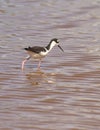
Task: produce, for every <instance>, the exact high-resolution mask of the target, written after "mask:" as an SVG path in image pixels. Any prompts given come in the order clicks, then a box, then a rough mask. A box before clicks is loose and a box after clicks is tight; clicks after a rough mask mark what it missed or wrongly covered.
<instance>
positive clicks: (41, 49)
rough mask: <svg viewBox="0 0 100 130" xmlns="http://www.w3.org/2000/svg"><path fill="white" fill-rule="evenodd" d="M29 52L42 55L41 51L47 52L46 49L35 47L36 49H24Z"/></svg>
mask: <svg viewBox="0 0 100 130" xmlns="http://www.w3.org/2000/svg"><path fill="white" fill-rule="evenodd" d="M24 49H25V50H27V51H32V52H34V53H40V52H41V51H44V52H45V51H46V50H45V48H44V47H39V46H34V47H28V48H24Z"/></svg>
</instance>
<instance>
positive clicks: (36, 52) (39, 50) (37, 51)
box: [22, 38, 63, 70]
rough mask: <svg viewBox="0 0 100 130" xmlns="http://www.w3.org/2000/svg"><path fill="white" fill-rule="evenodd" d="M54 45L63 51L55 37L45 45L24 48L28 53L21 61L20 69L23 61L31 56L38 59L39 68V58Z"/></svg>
mask: <svg viewBox="0 0 100 130" xmlns="http://www.w3.org/2000/svg"><path fill="white" fill-rule="evenodd" d="M55 45H57V46H58V47H59V48H60V49H61V50H62V51H63V49H62V48H61V46H60V45H59V41H58V39H57V38H53V39H52V40H51V41H50V43H49V44H48V45H47V46H46V47H40V46H34V47H28V48H24V49H25V50H26V51H27V52H28V54H29V55H28V56H27V57H26V58H25V60H24V61H23V62H22V70H23V69H24V64H25V62H26V61H27V60H29V59H30V58H31V57H32V58H34V59H39V64H38V68H40V64H41V59H42V58H44V57H45V56H46V55H47V54H48V53H49V52H50V51H51V49H52V48H53V47H54V46H55Z"/></svg>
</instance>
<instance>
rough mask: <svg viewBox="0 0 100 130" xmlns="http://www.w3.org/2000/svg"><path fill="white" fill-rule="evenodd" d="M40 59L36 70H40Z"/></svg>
mask: <svg viewBox="0 0 100 130" xmlns="http://www.w3.org/2000/svg"><path fill="white" fill-rule="evenodd" d="M40 65H41V59H40V60H39V64H38V69H40Z"/></svg>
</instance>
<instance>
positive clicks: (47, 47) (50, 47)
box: [46, 41, 56, 51]
mask: <svg viewBox="0 0 100 130" xmlns="http://www.w3.org/2000/svg"><path fill="white" fill-rule="evenodd" d="M55 45H56V43H55V42H54V41H53V42H50V43H49V44H48V45H47V46H46V49H47V50H48V51H51V49H52V48H53V47H54V46H55Z"/></svg>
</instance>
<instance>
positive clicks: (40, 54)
mask: <svg viewBox="0 0 100 130" xmlns="http://www.w3.org/2000/svg"><path fill="white" fill-rule="evenodd" d="M28 53H29V55H30V56H31V57H32V58H34V59H41V58H44V57H45V56H46V54H44V53H43V52H41V53H34V52H30V51H28Z"/></svg>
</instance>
